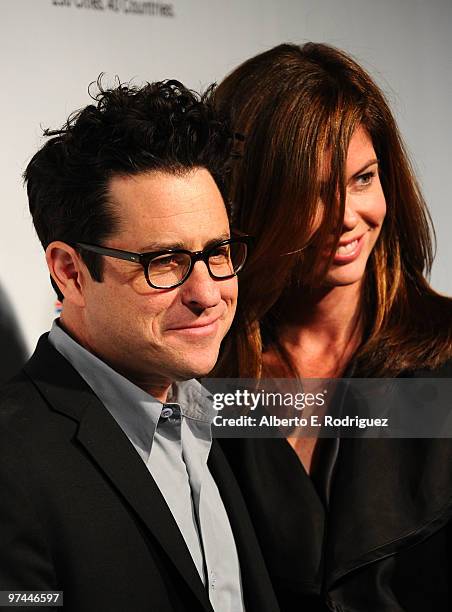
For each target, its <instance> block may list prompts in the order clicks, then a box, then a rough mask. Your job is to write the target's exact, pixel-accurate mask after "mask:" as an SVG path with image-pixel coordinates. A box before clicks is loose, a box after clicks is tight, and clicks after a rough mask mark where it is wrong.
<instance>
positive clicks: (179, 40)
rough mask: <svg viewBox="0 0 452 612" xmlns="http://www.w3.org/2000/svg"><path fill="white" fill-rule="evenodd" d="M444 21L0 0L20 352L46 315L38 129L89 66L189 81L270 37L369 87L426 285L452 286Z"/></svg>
mask: <svg viewBox="0 0 452 612" xmlns="http://www.w3.org/2000/svg"><path fill="white" fill-rule="evenodd" d="M102 9H103V10H102ZM115 9H116V10H115ZM451 22H452V2H451V1H450V0H379V1H378V2H376V1H375V0H277V1H276V0H274V1H271V0H227V1H225V0H172V1H170V0H168V1H166V0H164V1H161V2H143V1H140V0H14V1H13V0H0V41H1V42H0V74H1V78H2V92H1V98H0V121H1V126H0V127H1V132H0V134H1V138H2V140H1V147H0V167H1V172H2V181H1V183H0V189H1V192H0V206H1V221H0V258H1V266H0V288H2V289H3V290H4V291H5V292H6V294H7V298H8V300H9V301H10V303H11V305H12V307H13V309H14V311H15V313H16V316H17V319H18V322H19V325H20V327H21V329H22V332H23V334H24V337H25V340H26V344H27V347H28V350H31V349H32V347H33V346H34V344H35V342H36V340H37V338H38V336H39V335H40V334H41V333H42V332H43V331H45V330H47V329H48V328H49V326H50V323H51V321H52V319H53V317H54V301H55V298H54V294H53V291H52V290H51V288H50V284H49V281H48V274H47V269H46V267H45V262H44V257H43V253H42V249H41V246H40V244H39V242H38V240H37V238H36V236H35V233H34V230H33V228H32V224H31V220H30V218H29V214H28V209H27V200H26V194H25V191H24V189H23V187H22V181H21V174H22V172H23V170H24V168H25V166H26V164H27V162H28V160H29V159H30V157H31V156H32V155H33V154H34V152H35V151H36V150H37V148H38V147H39V146H40V144H41V143H42V142H43V141H42V139H41V133H42V128H43V127H58V126H60V125H61V124H62V123H63V122H64V120H65V118H66V116H67V115H68V114H69V113H70V112H71V111H73V110H75V109H76V108H79V107H81V106H84V105H86V104H88V103H89V101H90V100H89V97H88V95H87V86H88V84H89V83H90V82H91V81H93V80H95V79H96V78H97V76H98V74H99V73H100V72H105V73H106V74H107V76H108V77H109V79H111V80H113V78H114V77H115V75H118V76H119V77H120V79H121V80H123V81H125V80H129V79H132V78H133V79H135V81H136V82H137V83H140V82H142V81H145V80H146V81H153V80H159V79H164V78H177V79H179V80H181V81H182V82H184V83H185V84H186V85H188V86H191V87H193V88H195V89H200V88H204V87H206V86H207V85H208V84H209V83H210V82H212V81H218V80H221V78H222V77H223V76H224V75H225V74H226V73H227V72H229V71H230V70H231V69H232V68H234V67H235V66H236V65H237V64H238V63H239V62H241V61H243V60H244V59H246V58H248V57H250V56H251V55H254V54H255V53H258V52H260V51H263V50H264V49H267V48H269V47H272V46H274V45H276V44H278V43H280V42H296V43H302V42H305V41H307V40H314V41H320V42H329V43H331V44H334V45H336V46H338V47H341V48H343V49H345V50H346V51H348V52H350V53H352V54H353V55H354V56H355V57H356V58H357V59H358V60H359V61H360V62H361V63H362V64H363V65H364V66H365V67H366V68H367V69H368V70H369V71H370V72H371V73H372V74H373V76H374V77H375V78H376V79H377V81H378V83H379V84H380V85H381V86H382V87H383V90H384V91H385V93H386V94H387V95H388V97H389V99H390V102H391V104H392V107H393V109H394V111H395V114H396V116H397V118H398V121H399V125H400V127H401V130H402V133H403V135H404V137H405V141H406V142H407V144H408V149H409V151H410V152H411V155H412V158H413V160H414V162H415V167H416V169H417V171H418V175H419V178H420V180H421V184H422V186H423V188H424V193H425V195H426V198H427V202H428V203H429V205H430V209H431V213H432V216H433V220H434V223H435V226H436V229H437V236H438V255H437V260H436V264H435V268H434V272H433V275H432V283H433V285H434V287H436V288H437V289H438V290H440V291H443V292H445V293H452V275H451V274H450V271H449V269H450V265H451V263H452V241H451V240H450V238H449V235H448V234H449V228H450V227H451V220H452V209H451V205H450V186H449V181H448V179H449V177H450V175H451V170H450V160H451V155H450V146H451V145H450V143H451V142H452V123H451V120H450V105H451V100H452V50H451V45H450V36H451ZM6 348H7V347H6Z"/></svg>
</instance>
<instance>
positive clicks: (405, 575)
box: [221, 362, 452, 612]
mask: <svg viewBox="0 0 452 612" xmlns="http://www.w3.org/2000/svg"><path fill="white" fill-rule="evenodd" d="M406 376H416V377H435V378H440V377H447V378H451V377H452V363H451V362H448V363H446V364H445V365H444V366H443V367H441V368H439V369H438V370H437V371H419V372H415V373H411V374H408V373H407V374H406ZM451 407H452V398H451ZM334 442H335V441H334V440H320V457H319V459H320V460H319V461H317V464H318V465H319V467H321V463H322V460H325V461H324V464H325V463H328V461H329V460H330V458H329V455H330V453H331V448H332V446H333V443H334ZM221 444H222V447H223V450H224V452H225V454H226V456H227V457H228V459H229V461H230V465H231V467H232V469H233V471H234V473H235V475H236V477H237V480H238V482H239V485H240V487H241V490H242V493H243V495H244V497H245V500H246V502H247V504H248V508H249V511H250V514H251V517H252V519H253V522H254V526H255V529H256V532H257V535H258V539H259V541H260V544H261V548H262V551H263V554H264V558H265V560H266V562H267V566H268V569H269V572H270V576H271V578H272V581H273V585H274V588H275V592H276V594H277V597H278V601H279V604H280V606H281V610H283V611H284V612H298V611H299V610H300V609H306V610H310V612H314V611H316V612H317V611H318V612H320V611H321V612H327V611H334V612H450V611H451V610H452V439H369V438H354V439H353V438H350V439H346V438H343V439H342V440H341V441H340V446H339V453H338V456H337V461H336V462H335V466H334V470H333V471H331V470H330V472H328V470H327V471H326V473H325V472H322V471H321V470H320V471H319V472H317V473H316V472H314V473H312V475H311V477H309V476H308V475H307V474H306V472H305V470H304V468H303V466H302V465H301V463H300V461H299V459H298V457H297V456H296V454H295V452H294V451H293V450H292V448H291V447H290V445H289V444H288V443H287V442H286V440H283V439H230V440H226V439H225V440H221ZM327 480H329V481H330V483H331V484H330V495H329V499H325V495H324V491H325V482H326V481H327Z"/></svg>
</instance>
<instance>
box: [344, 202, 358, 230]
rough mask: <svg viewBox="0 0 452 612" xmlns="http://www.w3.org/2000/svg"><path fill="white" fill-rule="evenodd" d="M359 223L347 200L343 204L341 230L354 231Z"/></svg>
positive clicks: (353, 209) (356, 214)
mask: <svg viewBox="0 0 452 612" xmlns="http://www.w3.org/2000/svg"><path fill="white" fill-rule="evenodd" d="M358 223H359V214H358V213H357V212H356V210H355V208H354V207H353V206H352V204H351V202H350V201H349V200H348V199H347V201H346V203H345V211H344V221H343V229H344V231H347V232H349V231H350V230H352V229H354V228H355V227H356V226H357V225H358Z"/></svg>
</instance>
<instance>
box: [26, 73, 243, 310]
mask: <svg viewBox="0 0 452 612" xmlns="http://www.w3.org/2000/svg"><path fill="white" fill-rule="evenodd" d="M97 87H98V90H99V91H98V93H97V94H96V95H95V96H92V97H93V100H94V102H95V103H94V104H90V105H89V106H87V107H86V108H84V109H82V110H80V111H78V112H76V113H73V114H72V115H71V116H70V117H69V119H68V120H67V122H66V123H65V125H64V126H63V127H62V128H61V129H59V130H45V131H44V135H45V136H49V137H51V138H50V140H48V141H47V142H46V144H45V145H44V146H43V147H42V148H41V149H40V150H39V151H38V152H37V153H36V154H35V155H34V157H33V158H32V159H31V161H30V163H29V164H28V166H27V168H26V170H25V173H24V180H25V183H26V185H27V193H28V199H29V205H30V212H31V215H32V217H33V223H34V226H35V228H36V232H37V234H38V236H39V239H40V241H41V243H42V245H43V247H44V249H45V248H46V247H47V245H48V244H49V243H50V242H52V241H54V240H61V241H64V242H66V243H68V244H73V243H76V242H87V243H94V244H102V241H103V240H105V239H106V238H108V237H109V236H110V235H112V233H113V232H114V231H115V230H116V229H117V226H118V219H117V217H116V216H115V211H114V210H113V208H112V206H111V205H110V204H109V202H108V186H109V181H110V179H111V178H112V177H114V176H116V175H133V174H138V173H141V172H149V171H163V172H168V173H171V174H181V173H182V174H183V173H186V172H188V171H190V170H191V169H193V168H198V167H202V168H206V169H207V170H208V171H209V172H210V173H211V174H212V176H213V178H214V180H215V182H216V183H217V185H218V187H219V189H220V191H221V193H222V194H224V179H225V174H226V172H227V168H228V160H229V158H230V155H231V149H232V144H233V137H232V132H231V131H230V128H229V125H228V123H227V122H226V121H225V120H224V119H223V118H220V117H219V116H218V114H217V111H215V110H214V109H213V107H212V106H211V104H210V103H209V101H208V100H209V98H210V96H211V93H212V87H213V86H211V87H210V88H209V89H208V90H207V91H206V92H205V94H204V95H202V96H201V95H199V94H197V93H195V92H194V91H192V90H189V89H187V88H186V87H184V85H182V83H179V82H178V81H175V80H167V81H160V82H156V83H147V84H146V85H144V86H143V87H136V86H132V85H130V84H119V85H118V86H117V87H115V88H112V89H103V87H102V83H101V78H100V77H99V79H98V81H97ZM81 256H82V257H83V259H84V261H85V263H86V265H87V267H88V269H89V271H90V273H91V276H92V277H93V279H94V280H97V281H101V280H102V259H101V257H100V256H99V255H97V254H95V253H89V252H86V251H82V252H81ZM52 285H53V287H54V289H55V290H56V291H57V295H58V297H59V298H60V299H62V297H63V296H62V295H61V293H60V292H59V291H58V289H57V287H56V285H55V283H54V282H53V281H52Z"/></svg>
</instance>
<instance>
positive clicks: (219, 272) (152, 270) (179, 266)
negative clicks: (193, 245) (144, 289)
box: [148, 242, 247, 289]
mask: <svg viewBox="0 0 452 612" xmlns="http://www.w3.org/2000/svg"><path fill="white" fill-rule="evenodd" d="M246 253H247V247H246V244H245V243H241V242H233V243H231V244H222V245H219V246H217V247H215V248H213V249H212V250H211V251H209V253H208V265H209V269H210V272H211V274H212V276H215V278H225V277H228V276H232V275H233V274H235V273H236V272H238V270H239V269H240V268H241V267H242V265H243V264H244V262H245V259H246ZM190 265H191V258H190V255H189V254H188V253H168V254H166V255H160V256H159V257H154V258H153V259H151V261H150V262H149V266H148V277H149V280H150V281H151V283H152V284H153V285H154V286H156V287H160V288H162V289H164V288H169V287H171V286H173V285H177V284H178V283H180V282H181V281H182V280H183V279H184V278H185V277H186V275H187V273H188V271H189V269H190Z"/></svg>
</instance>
